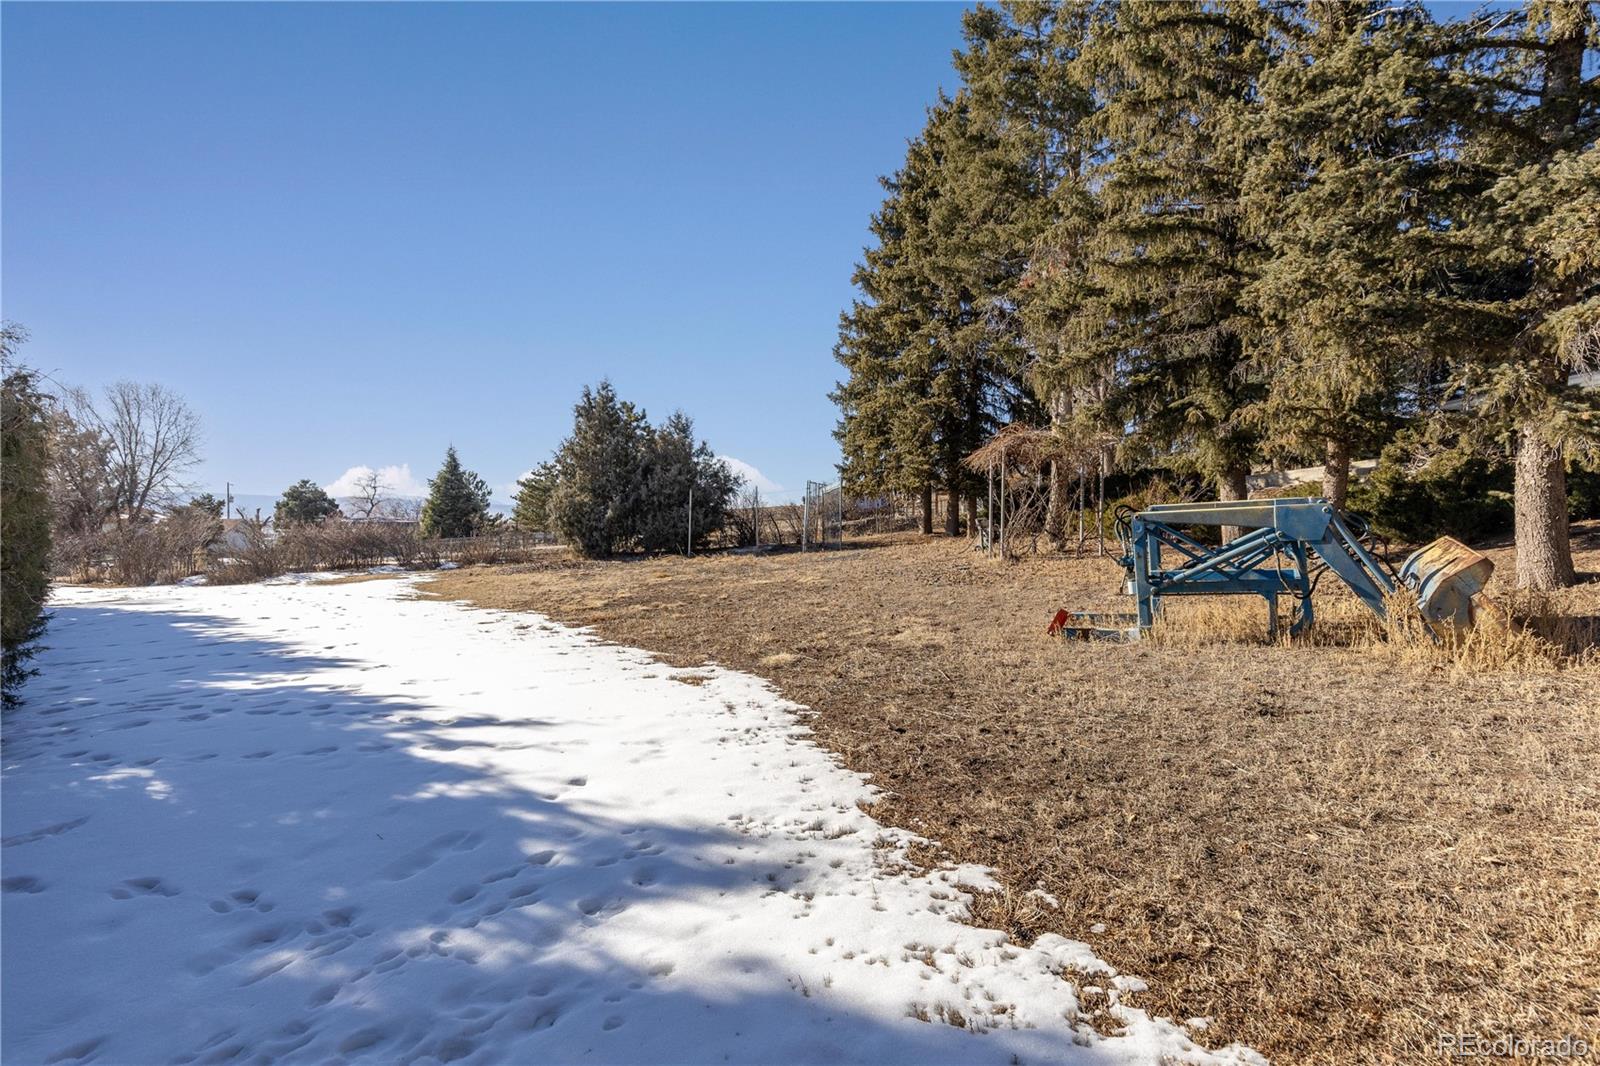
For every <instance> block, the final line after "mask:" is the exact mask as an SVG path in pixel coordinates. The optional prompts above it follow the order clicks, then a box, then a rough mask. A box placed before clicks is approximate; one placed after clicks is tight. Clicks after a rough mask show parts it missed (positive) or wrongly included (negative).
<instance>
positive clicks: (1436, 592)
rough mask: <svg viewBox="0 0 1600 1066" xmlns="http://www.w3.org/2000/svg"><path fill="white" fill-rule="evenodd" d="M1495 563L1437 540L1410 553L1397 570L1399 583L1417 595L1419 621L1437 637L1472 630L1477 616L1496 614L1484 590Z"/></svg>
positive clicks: (1454, 542)
mask: <svg viewBox="0 0 1600 1066" xmlns="http://www.w3.org/2000/svg"><path fill="white" fill-rule="evenodd" d="M1493 574H1494V563H1493V562H1491V561H1490V560H1489V559H1488V557H1487V556H1485V555H1484V554H1483V553H1481V552H1478V551H1474V550H1473V549H1471V548H1469V547H1467V546H1466V545H1465V544H1463V543H1461V542H1460V541H1459V540H1456V539H1455V538H1454V537H1440V538H1439V539H1438V540H1436V541H1434V542H1433V543H1432V544H1429V545H1428V546H1427V547H1425V548H1420V549H1418V550H1417V551H1415V552H1412V553H1411V555H1410V557H1409V558H1407V559H1406V561H1405V564H1404V565H1403V566H1401V567H1400V582H1401V584H1403V585H1405V587H1406V588H1408V589H1410V590H1411V591H1412V592H1414V593H1415V594H1416V597H1417V609H1418V610H1419V611H1420V612H1421V613H1422V620H1423V621H1424V622H1426V623H1427V624H1428V628H1429V629H1431V630H1432V631H1433V632H1434V633H1435V634H1436V635H1438V636H1441V637H1443V636H1449V635H1452V634H1459V633H1462V632H1465V631H1466V630H1468V629H1471V628H1472V626H1473V625H1474V624H1475V622H1476V621H1477V615H1478V614H1480V613H1482V612H1483V611H1485V610H1487V611H1489V612H1491V613H1496V614H1497V613H1498V608H1496V607H1494V606H1493V605H1492V604H1491V603H1490V602H1489V600H1488V598H1487V597H1486V596H1484V595H1482V593H1483V589H1484V586H1486V585H1487V584H1488V583H1489V578H1490V577H1491V576H1492V575H1493Z"/></svg>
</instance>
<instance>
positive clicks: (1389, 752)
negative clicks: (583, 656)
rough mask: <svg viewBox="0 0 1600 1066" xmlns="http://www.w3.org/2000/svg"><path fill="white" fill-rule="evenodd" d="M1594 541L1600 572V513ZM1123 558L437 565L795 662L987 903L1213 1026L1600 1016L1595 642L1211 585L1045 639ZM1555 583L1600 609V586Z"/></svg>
mask: <svg viewBox="0 0 1600 1066" xmlns="http://www.w3.org/2000/svg"><path fill="white" fill-rule="evenodd" d="M1579 547H1580V549H1581V550H1580V554H1579V560H1580V561H1579V566H1580V568H1581V569H1587V570H1591V571H1592V570H1600V538H1597V537H1596V535H1595V532H1594V531H1588V534H1587V536H1586V537H1585V536H1580V537H1579ZM1496 561H1497V563H1498V564H1499V565H1500V566H1501V568H1502V571H1507V570H1508V569H1509V558H1508V557H1504V553H1496ZM1119 576H1120V572H1119V571H1118V570H1117V569H1116V568H1115V567H1114V566H1112V565H1111V564H1109V563H1103V562H1100V561H1098V560H1086V561H1083V562H1072V561H1057V560H1026V561H1022V562H1018V563H1012V564H1000V563H995V562H991V561H989V560H986V559H984V558H983V557H981V556H979V555H977V554H975V553H973V552H971V551H969V550H967V549H966V547H965V545H964V544H959V543H951V542H948V541H943V540H930V541H923V540H919V539H917V538H905V537H901V538H889V539H887V540H885V541H882V542H878V543H875V544H873V545H872V546H870V547H863V548H860V549H857V550H847V551H843V552H839V553H833V554H826V555H823V554H811V555H797V554H790V555H777V556H772V557H765V558H750V557H731V556H730V557H708V558H698V559H693V560H686V559H652V560H646V561H618V562H605V563H582V562H577V561H574V560H570V559H563V560H554V559H552V560H550V561H548V562H547V563H545V564H543V565H537V566H511V567H496V568H488V567H486V568H475V569H464V570H458V571H454V572H452V573H449V574H445V575H441V576H440V577H439V578H437V579H436V580H435V581H434V582H432V583H431V585H429V586H428V587H429V588H430V589H431V590H432V592H433V594H436V595H439V596H443V597H447V598H451V599H463V600H470V601H473V602H475V603H478V604H481V605H484V606H489V607H498V608H510V609H525V610H533V611H538V612H540V613H543V614H546V615H548V616H550V617H552V618H555V619H558V620H560V621H563V622H569V623H576V624H583V625H592V626H594V627H596V629H597V630H598V632H599V633H600V634H601V635H603V636H605V637H607V638H610V639H613V640H618V641H623V642H626V643H628V644H632V645H636V646H639V647H644V648H649V649H652V650H654V651H657V652H659V653H661V654H662V655H664V656H665V657H667V658H669V659H671V660H672V661H674V662H675V663H677V664H679V665H685V666H697V665H700V664H702V663H704V662H705V661H706V660H708V659H714V660H716V661H717V662H719V663H723V664H725V665H728V666H732V667H736V668H740V669H746V670H750V671H752V672H755V673H759V674H762V675H763V676H766V677H769V678H771V679H772V680H773V681H774V683H775V684H776V685H777V686H778V687H779V688H780V689H781V690H782V691H783V693H784V694H785V695H786V696H789V697H790V698H792V699H795V700H797V701H799V702H801V703H804V704H807V705H809V706H810V707H812V708H814V709H815V710H816V712H817V715H816V717H815V719H814V726H815V729H816V732H817V737H818V740H819V741H820V742H821V743H822V744H824V745H826V746H828V747H830V748H832V749H833V750H835V751H837V752H839V753H840V755H841V756H842V757H843V759H844V761H845V763H846V764H847V765H849V766H850V767H852V768H854V769H857V770H861V771H865V772H867V773H870V774H871V775H872V776H873V780H874V781H875V782H876V783H877V784H879V785H880V786H882V787H884V788H886V789H889V790H890V792H891V794H890V796H889V797H888V798H886V799H885V800H883V801H882V802H881V803H880V804H879V805H878V806H877V807H876V809H875V810H874V813H875V814H876V815H877V816H878V817H879V818H881V819H883V820H884V821H886V822H889V823H893V824H896V825H900V826H904V827H906V828H909V829H912V830H914V831H916V832H918V833H921V834H923V835H925V836H927V837H929V838H931V839H933V840H935V841H937V842H938V845H939V847H940V848H942V849H943V851H944V852H945V853H946V854H947V855H949V856H950V857H953V858H956V859H960V860H962V861H969V862H979V863H985V864H988V865H990V866H993V867H995V868H996V869H997V870H998V871H999V873H1000V876H1001V879H1002V881H1003V883H1004V884H1005V885H1006V886H1007V891H1005V892H1003V893H997V894H994V895H992V896H990V897H986V898H983V899H980V900H979V902H978V904H977V907H976V913H975V915H974V918H975V920H977V921H979V922H981V923H985V924H992V925H995V926H998V927H1000V928H1004V929H1007V930H1009V931H1010V932H1011V933H1012V934H1013V935H1014V936H1015V937H1016V938H1017V939H1019V940H1022V941H1026V940H1028V939H1030V938H1032V937H1034V936H1037V935H1038V934H1040V933H1043V932H1060V933H1063V934H1065V935H1067V936H1071V937H1075V938H1078V939H1082V940H1086V941H1088V942H1089V943H1090V944H1091V945H1092V946H1093V947H1094V948H1095V950H1096V951H1097V952H1099V953H1100V954H1101V956H1102V957H1104V958H1106V959H1107V960H1108V961H1110V962H1112V963H1113V964H1114V965H1116V966H1118V967H1119V968H1121V969H1123V970H1125V971H1126V972H1129V973H1132V974H1136V975H1138V976H1140V977H1143V978H1145V979H1146V980H1148V981H1149V983H1150V989H1149V991H1148V992H1146V993H1144V994H1142V995H1141V996H1138V997H1136V998H1135V1002H1137V1003H1139V1005H1141V1006H1144V1007H1146V1008H1148V1009H1150V1010H1153V1011H1155V1012H1158V1013H1161V1014H1165V1015H1168V1016H1172V1017H1177V1018H1187V1017H1191V1016H1195V1015H1209V1016H1212V1017H1214V1018H1215V1024H1214V1025H1213V1026H1212V1027H1211V1028H1210V1029H1209V1030H1207V1031H1206V1033H1205V1034H1204V1039H1205V1040H1207V1041H1210V1042H1215V1043H1217V1044H1225V1043H1228V1042H1230V1041H1233V1040H1243V1041H1247V1042H1249V1043H1251V1044H1253V1045H1254V1046H1255V1047H1257V1048H1259V1049H1260V1050H1261V1051H1263V1052H1264V1053H1266V1054H1268V1055H1269V1056H1271V1057H1273V1058H1275V1059H1277V1060H1279V1061H1285V1062H1303V1061H1304V1062H1311V1061H1317V1062H1354V1061H1362V1062H1403V1061H1417V1060H1420V1059H1424V1058H1426V1057H1429V1056H1431V1054H1432V1051H1433V1047H1434V1043H1433V1042H1434V1040H1435V1037H1436V1034H1437V1033H1438V1032H1439V1031H1440V1030H1447V1031H1452V1032H1454V1031H1471V1032H1477V1033H1481V1034H1483V1035H1485V1036H1495V1035H1506V1034H1520V1035H1522V1036H1525V1037H1558V1036H1561V1035H1563V1034H1566V1033H1574V1034H1579V1035H1584V1036H1586V1037H1588V1038H1589V1039H1590V1041H1591V1043H1594V1042H1596V1041H1597V1040H1600V1013H1597V1011H1600V1001H1597V989H1600V878H1597V874H1596V871H1597V870H1600V699H1597V697H1596V687H1597V683H1600V668H1597V666H1596V664H1595V663H1594V661H1593V658H1592V657H1591V658H1590V659H1589V660H1587V661H1574V660H1571V659H1565V660H1562V661H1561V662H1559V663H1557V662H1556V661H1554V660H1552V659H1551V658H1550V657H1548V656H1543V657H1541V656H1537V655H1528V654H1526V653H1525V652H1520V651H1519V652H1516V654H1513V655H1511V656H1510V657H1509V658H1508V659H1507V661H1506V662H1504V663H1502V666H1506V667H1507V668H1505V669H1497V670H1495V671H1493V672H1489V673H1483V672H1476V671H1474V670H1473V669H1472V668H1471V664H1472V660H1471V659H1470V657H1469V658H1468V659H1466V660H1463V659H1462V658H1461V657H1460V655H1459V654H1451V653H1450V652H1449V650H1448V649H1446V650H1443V651H1441V650H1440V649H1438V648H1437V647H1434V646H1432V644H1431V642H1429V646H1428V647H1423V646H1422V645H1421V644H1420V643H1417V642H1413V643H1412V644H1404V643H1403V642H1395V643H1393V644H1385V643H1381V642H1380V637H1381V633H1379V632H1378V628H1379V627H1377V626H1376V625H1375V623H1374V622H1372V621H1370V620H1367V619H1364V618H1362V617H1361V616H1360V615H1359V614H1357V613H1355V612H1353V611H1347V610H1345V609H1344V608H1341V607H1339V606H1338V605H1337V602H1336V598H1334V597H1325V598H1324V601H1325V602H1324V603H1323V604H1321V605H1319V606H1321V607H1323V608H1324V619H1325V621H1326V623H1327V624H1326V625H1325V626H1324V627H1323V628H1322V632H1321V634H1320V636H1319V637H1318V638H1317V639H1315V640H1308V641H1304V642H1301V643H1299V644H1296V645H1293V646H1290V645H1287V644H1279V645H1272V644H1268V643H1266V641H1265V640H1264V629H1265V607H1264V605H1263V604H1262V603H1261V602H1260V601H1259V600H1250V601H1246V600H1228V601H1221V602H1220V603H1212V604H1210V605H1205V604H1201V603H1192V604H1184V605H1182V606H1181V610H1183V611H1197V612H1200V613H1202V614H1206V613H1207V612H1209V613H1210V615H1211V616H1212V617H1211V622H1210V624H1209V627H1208V628H1210V629H1211V630H1214V631H1213V632H1210V633H1208V634H1206V635H1204V637H1203V638H1202V639H1197V638H1194V637H1193V636H1189V637H1185V636H1182V635H1181V630H1178V629H1176V627H1174V626H1172V625H1169V626H1168V628H1167V632H1166V635H1165V637H1164V639H1161V640H1157V641H1153V642H1146V643H1144V644H1139V645H1132V646H1120V645H1105V644H1078V643H1064V642H1060V641H1055V640H1051V639H1047V638H1046V637H1045V636H1044V632H1043V631H1044V627H1045V623H1046V621H1047V620H1048V619H1049V617H1050V615H1051V613H1052V612H1053V611H1054V610H1055V608H1057V607H1059V606H1069V607H1078V608H1088V609H1116V608H1119V607H1125V603H1122V602H1119V601H1120V600H1121V597H1119V596H1118V595H1117V594H1116V590H1117V587H1118V579H1119ZM1324 587H1326V583H1325V586H1324ZM1502 592H1503V590H1502ZM1174 606H1175V608H1176V607H1177V606H1178V605H1174ZM1554 606H1555V607H1557V608H1559V610H1560V611H1561V612H1562V614H1563V615H1564V616H1566V617H1568V618H1581V617H1588V616H1600V584H1594V583H1591V584H1589V585H1587V586H1585V587H1583V588H1580V589H1573V590H1567V591H1566V592H1564V593H1562V594H1561V596H1560V597H1558V602H1556V603H1555V604H1554ZM1178 613H1179V612H1178V610H1176V609H1175V610H1174V611H1173V615H1174V620H1175V616H1176V615H1177V614H1178ZM1229 626H1232V627H1234V630H1235V632H1234V636H1233V637H1232V638H1231V639H1222V638H1221V637H1219V631H1225V630H1226V629H1227V627H1229ZM1519 639H1520V638H1519ZM1503 643H1504V642H1503ZM1510 643H1511V644H1513V645H1517V641H1516V640H1512V641H1511V642H1510ZM1517 646H1519V647H1520V645H1517ZM1485 654H1487V653H1485ZM1541 654H1542V653H1541ZM1491 658H1492V656H1491ZM1502 658H1506V657H1505V656H1502ZM1485 661H1487V660H1485ZM1035 888H1040V889H1043V890H1044V891H1046V892H1048V893H1050V894H1051V895H1053V896H1055V897H1056V898H1057V899H1058V900H1059V901H1060V903H1061V908H1060V909H1059V910H1057V909H1055V908H1052V907H1050V906H1048V905H1047V904H1045V903H1044V902H1043V901H1042V900H1040V898H1039V897H1038V896H1037V895H1029V892H1030V890H1032V889H1035ZM1097 926H1103V928H1104V931H1103V932H1100V933H1096V932H1092V930H1093V929H1095V928H1096V927H1097Z"/></svg>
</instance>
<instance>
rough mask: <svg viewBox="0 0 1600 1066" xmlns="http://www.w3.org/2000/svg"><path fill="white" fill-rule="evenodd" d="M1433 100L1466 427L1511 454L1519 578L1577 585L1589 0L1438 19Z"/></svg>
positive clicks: (1599, 307)
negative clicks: (1572, 533)
mask: <svg viewBox="0 0 1600 1066" xmlns="http://www.w3.org/2000/svg"><path fill="white" fill-rule="evenodd" d="M1437 42H1438V43H1437V53H1438V55H1440V56H1441V57H1442V62H1441V64H1440V71H1441V76H1440V79H1439V80H1438V82H1436V83H1435V84H1434V85H1432V86H1430V95H1431V97H1432V98H1433V99H1434V100H1435V101H1436V106H1437V107H1438V109H1439V110H1440V111H1441V112H1445V113H1447V114H1448V116H1449V117H1450V119H1451V120H1452V128H1451V132H1452V134H1453V137H1452V140H1451V144H1450V146H1449V148H1448V150H1446V151H1445V152H1443V153H1441V156H1442V158H1441V160H1440V166H1441V168H1442V169H1446V170H1448V172H1449V173H1450V174H1451V176H1453V177H1454V179H1455V180H1454V182H1453V183H1451V184H1450V185H1449V186H1447V187H1445V188H1444V189H1442V190H1435V194H1434V196H1433V198H1432V200H1431V202H1430V203H1429V205H1428V206H1429V208H1430V210H1431V212H1432V215H1433V218H1434V219H1435V225H1434V226H1433V228H1432V232H1431V236H1432V237H1433V239H1434V244H1435V248H1436V255H1437V258H1438V264H1439V270H1438V271H1437V276H1438V277H1439V278H1440V279H1442V288H1443V293H1442V300H1441V305H1440V306H1439V307H1438V308H1437V309H1436V310H1435V312H1434V318H1435V320H1436V321H1438V322H1440V323H1447V324H1449V325H1450V326H1451V327H1452V328H1453V339H1454V340H1455V341H1456V346H1455V352H1456V356H1457V359H1458V362H1459V365H1460V368H1461V382H1462V384H1463V386H1464V388H1465V395H1466V397H1467V400H1468V403H1469V405H1470V406H1471V413H1472V418H1471V420H1470V423H1469V424H1470V425H1471V426H1472V427H1473V428H1475V429H1476V430H1477V431H1478V432H1479V433H1480V434H1484V435H1489V436H1492V437H1493V438H1494V439H1495V440H1496V441H1497V442H1498V443H1500V444H1501V445H1502V446H1503V447H1505V448H1506V449H1507V450H1508V451H1509V452H1510V453H1511V456H1512V460H1513V469H1514V499H1515V508H1514V509H1515V523H1516V548H1517V563H1516V565H1517V582H1518V584H1519V585H1523V586H1526V587H1531V588H1540V589H1549V588H1557V587H1560V586H1563V585H1570V584H1572V583H1573V582H1574V581H1575V580H1576V575H1575V572H1574V568H1573V562H1572V549H1571V543H1570V539H1569V533H1568V524H1569V523H1568V513H1567V471H1566V463H1567V458H1568V456H1569V455H1570V456H1573V457H1577V458H1584V457H1593V456H1594V455H1595V452H1596V448H1597V444H1600V411H1597V410H1596V405H1595V403H1594V401H1593V399H1592V398H1591V397H1587V396H1585V395H1584V394H1583V393H1582V392H1581V391H1580V390H1578V389H1575V388H1573V387H1571V386H1570V385H1569V383H1568V375H1569V372H1570V371H1572V370H1573V369H1577V368H1580V367H1583V366H1585V365H1586V362H1587V360H1588V359H1591V358H1593V357H1594V355H1595V354H1596V352H1595V349H1596V347H1600V344H1597V341H1596V335H1597V327H1600V268H1597V262H1596V260H1597V258H1600V253H1597V250H1596V247H1595V246H1596V241H1597V238H1596V236H1595V234H1596V230H1597V228H1600V227H1597V226H1596V193H1595V189H1596V187H1597V185H1600V157H1597V154H1596V148H1595V145H1596V135H1597V132H1600V81H1597V79H1596V78H1594V77H1593V76H1592V75H1591V76H1588V77H1585V59H1586V57H1589V56H1592V55H1594V53H1595V49H1597V48H1600V16H1597V13H1596V10H1595V8H1594V6H1593V5H1592V4H1587V3H1578V2H1571V0H1547V2H1539V3H1530V4H1527V5H1525V6H1522V7H1519V8H1515V9H1512V10H1507V11H1494V12H1490V13H1486V14H1484V15H1481V16H1479V17H1476V18H1473V19H1470V20H1465V21H1461V22H1452V23H1446V24H1444V25H1442V26H1441V27H1440V28H1439V31H1438V34H1437Z"/></svg>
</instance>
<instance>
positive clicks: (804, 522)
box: [800, 481, 811, 551]
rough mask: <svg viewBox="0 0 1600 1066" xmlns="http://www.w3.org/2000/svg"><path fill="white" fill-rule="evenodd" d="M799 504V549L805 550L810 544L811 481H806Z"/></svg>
mask: <svg viewBox="0 0 1600 1066" xmlns="http://www.w3.org/2000/svg"><path fill="white" fill-rule="evenodd" d="M801 500H802V501H803V502H802V503H801V504H800V550H801V551H806V550H808V549H809V547H810V544H811V482H809V481H808V482H806V494H805V495H804V496H803V497H801Z"/></svg>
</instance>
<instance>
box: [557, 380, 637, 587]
mask: <svg viewBox="0 0 1600 1066" xmlns="http://www.w3.org/2000/svg"><path fill="white" fill-rule="evenodd" d="M648 430H649V426H648V424H647V423H646V421H645V416H644V412H642V411H639V410H636V409H635V408H634V406H633V404H631V403H628V402H627V401H625V400H619V399H617V394H616V390H615V389H613V388H612V387H611V383H610V382H609V381H602V382H601V383H600V384H599V386H598V387H597V388H594V389H590V388H588V387H587V386H586V387H585V388H584V390H583V395H582V397H581V398H580V399H579V400H578V403H577V405H576V406H575V407H574V408H573V421H572V435H571V436H570V437H568V438H567V439H566V440H565V441H563V442H562V444H561V447H560V448H559V449H558V450H557V452H556V456H555V460H554V462H555V468H556V484H555V488H554V489H553V490H552V491H551V493H550V496H549V501H548V504H547V508H548V514H549V519H550V525H551V527H552V529H553V530H554V531H555V533H556V534H557V535H559V536H560V537H561V539H562V540H564V541H566V542H567V543H568V544H570V545H571V546H572V547H573V548H574V549H575V550H576V551H578V552H579V553H580V554H583V555H588V556H604V555H612V554H614V553H615V552H617V551H619V550H621V549H623V548H626V547H628V546H630V545H631V543H632V541H633V539H634V535H635V532H636V530H637V524H638V516H639V511H640V507H641V505H642V499H643V491H644V464H645V439H646V435H647V432H648Z"/></svg>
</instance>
